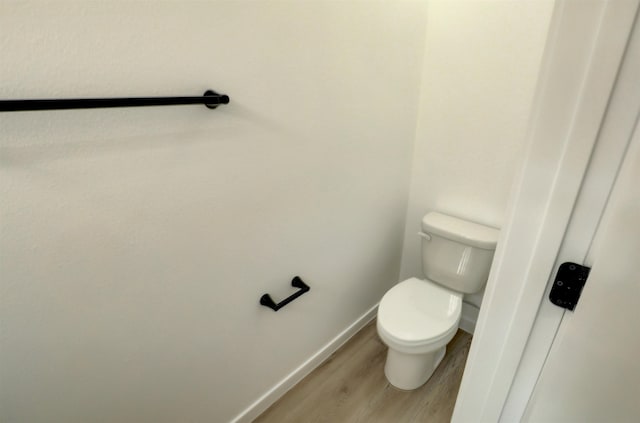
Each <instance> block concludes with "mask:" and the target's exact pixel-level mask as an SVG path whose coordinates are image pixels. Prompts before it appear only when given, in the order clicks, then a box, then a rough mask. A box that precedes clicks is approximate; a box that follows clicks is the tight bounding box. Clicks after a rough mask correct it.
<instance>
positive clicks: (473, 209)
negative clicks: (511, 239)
mask: <svg viewBox="0 0 640 423" xmlns="http://www.w3.org/2000/svg"><path fill="white" fill-rule="evenodd" d="M552 6H553V0H535V1H533V0H532V1H499V0H498V1H496V0H487V1H477V0H456V1H445V0H442V1H440V0H435V1H430V2H429V8H428V23H427V36H426V46H425V51H426V53H425V55H424V63H423V67H422V85H421V90H420V109H419V115H418V124H417V131H416V144H415V150H414V156H413V168H412V177H411V191H410V199H409V206H408V210H407V223H406V229H405V240H404V247H403V254H402V267H401V273H400V280H403V279H406V278H408V277H411V276H421V275H422V270H421V261H420V238H419V237H418V236H416V233H417V232H418V231H419V230H420V221H421V219H422V216H423V215H424V214H425V213H426V212H427V211H430V210H438V211H442V212H445V213H449V214H452V215H454V216H459V217H462V218H466V219H470V220H473V221H477V222H480V223H484V224H487V225H491V226H495V227H500V226H501V225H502V222H503V215H504V212H505V209H506V205H507V200H508V196H509V191H510V188H511V184H512V178H513V175H514V174H515V170H516V167H517V165H518V163H519V162H520V161H521V155H522V151H521V150H522V148H523V142H524V136H525V131H526V127H527V122H528V118H529V112H530V108H531V104H532V101H533V93H534V89H535V84H536V80H537V76H538V72H539V68H540V62H541V57H542V51H543V48H544V44H545V41H546V37H547V32H548V26H549V22H550V19H551V12H552ZM481 299H482V295H481V293H480V294H479V295H475V296H468V297H467V301H469V302H471V303H473V304H476V305H480V302H481Z"/></svg>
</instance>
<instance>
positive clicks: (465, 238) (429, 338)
mask: <svg viewBox="0 0 640 423" xmlns="http://www.w3.org/2000/svg"><path fill="white" fill-rule="evenodd" d="M498 234H499V230H498V229H495V228H491V227H489V226H485V225H480V224H478V223H474V222H470V221H467V220H463V219H459V218H456V217H453V216H449V215H446V214H443V213H437V212H430V213H427V214H426V215H425V216H424V217H423V219H422V232H419V235H420V236H421V237H422V271H423V273H424V276H425V277H426V279H418V278H409V279H407V280H405V281H402V282H400V283H399V284H397V285H395V286H394V287H393V288H391V289H390V290H389V291H387V293H386V294H385V295H384V296H383V297H382V300H381V301H380V305H379V306H378V319H377V329H378V335H379V336H380V339H382V341H383V342H384V343H385V344H386V345H387V346H388V347H389V350H388V352H387V361H386V363H385V367H384V372H385V375H386V377H387V380H388V381H389V382H390V383H391V384H392V385H393V386H395V387H396V388H399V389H403V390H412V389H416V388H418V387H420V386H422V385H423V384H424V383H425V382H426V381H427V380H429V378H430V377H431V375H432V374H433V372H434V371H435V369H436V368H437V367H438V365H439V364H440V362H441V361H442V359H443V358H444V354H445V351H446V346H447V344H448V343H449V341H451V339H452V338H453V336H454V335H455V333H456V331H457V330H458V323H459V321H460V315H461V311H462V296H463V294H471V293H476V292H478V291H480V290H481V289H482V288H483V287H484V285H485V283H486V281H487V277H488V276H489V269H490V268H491V261H492V260H493V253H494V251H495V248H496V243H497V241H498Z"/></svg>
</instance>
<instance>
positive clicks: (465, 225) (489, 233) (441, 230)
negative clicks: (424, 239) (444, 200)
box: [422, 212, 500, 250]
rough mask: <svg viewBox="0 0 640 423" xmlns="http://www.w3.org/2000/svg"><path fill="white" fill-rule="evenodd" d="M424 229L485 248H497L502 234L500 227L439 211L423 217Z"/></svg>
mask: <svg viewBox="0 0 640 423" xmlns="http://www.w3.org/2000/svg"><path fill="white" fill-rule="evenodd" d="M422 230H423V231H425V232H426V233H428V234H434V235H439V236H441V237H444V238H447V239H451V240H453V241H458V242H461V243H464V244H467V245H470V246H472V247H478V248H483V249H485V250H493V249H495V248H496V243H497V242H498V235H499V234H500V230H499V229H496V228H492V227H490V226H485V225H481V224H479V223H475V222H470V221H468V220H463V219H459V218H457V217H453V216H449V215H446V214H443V213H438V212H430V213H427V214H426V215H425V216H424V217H423V218H422Z"/></svg>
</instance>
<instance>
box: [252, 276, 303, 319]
mask: <svg viewBox="0 0 640 423" xmlns="http://www.w3.org/2000/svg"><path fill="white" fill-rule="evenodd" d="M291 286H293V287H294V288H300V290H299V291H297V292H296V293H294V294H292V295H290V296H288V297H287V298H285V299H284V300H282V301H280V302H279V303H278V304H276V303H275V301H273V299H272V298H271V296H270V295H269V294H264V295H263V296H262V297H260V304H262V305H263V306H265V307H269V308H270V309H272V310H273V311H278V310H280V309H281V308H282V307H284V306H286V305H287V304H289V303H290V302H291V301H293V300H295V299H296V298H298V297H299V296H301V295H302V294H304V293H305V292H308V291H309V290H311V288H309V285H307V284H306V283H304V282H303V281H302V279H300V277H299V276H296V277H295V278H293V280H292V281H291Z"/></svg>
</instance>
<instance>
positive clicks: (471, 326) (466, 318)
mask: <svg viewBox="0 0 640 423" xmlns="http://www.w3.org/2000/svg"><path fill="white" fill-rule="evenodd" d="M478 313H480V309H479V308H478V307H476V306H475V305H473V304H469V303H465V302H463V303H462V316H461V317H460V323H459V325H458V327H459V328H460V329H462V330H463V331H465V332H467V333H470V334H471V335H473V332H474V331H475V330H476V322H477V321H478Z"/></svg>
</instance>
